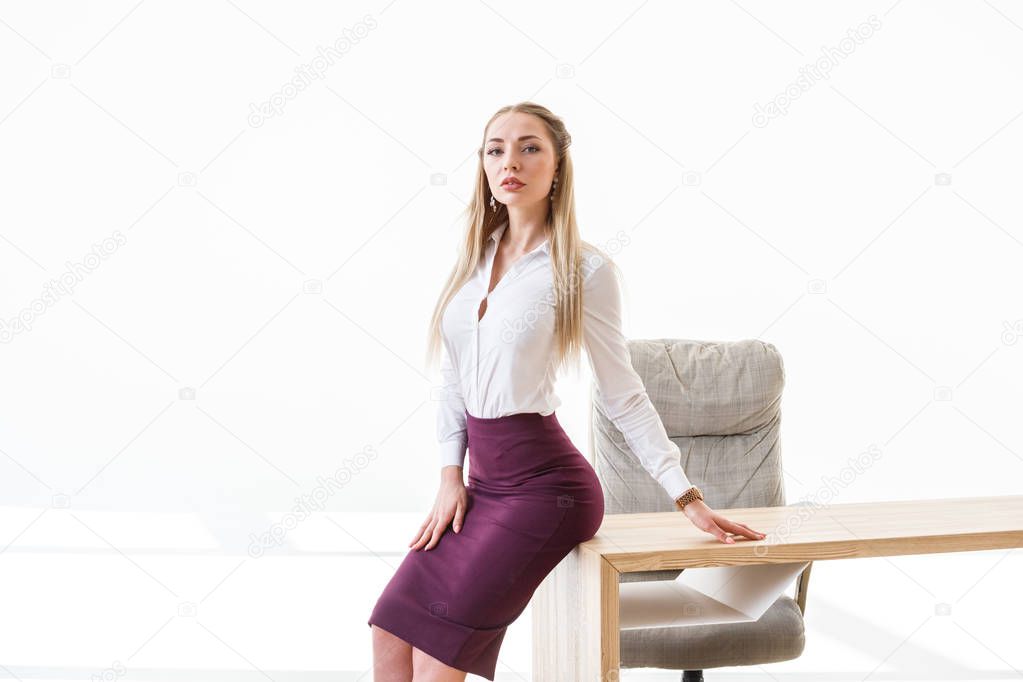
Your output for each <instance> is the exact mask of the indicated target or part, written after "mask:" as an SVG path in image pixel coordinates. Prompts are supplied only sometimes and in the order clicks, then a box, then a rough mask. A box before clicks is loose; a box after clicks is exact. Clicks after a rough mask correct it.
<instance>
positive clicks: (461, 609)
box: [368, 102, 764, 682]
mask: <svg viewBox="0 0 1023 682" xmlns="http://www.w3.org/2000/svg"><path fill="white" fill-rule="evenodd" d="M570 142H571V137H570V136H569V134H568V132H567V131H566V130H565V126H564V124H563V123H562V121H561V120H560V119H559V118H558V117H556V116H555V115H554V114H552V113H551V112H550V111H548V110H547V109H545V108H544V107H542V106H539V105H537V104H534V103H531V102H522V103H519V104H516V105H514V106H507V107H504V108H502V109H500V110H498V112H497V113H496V114H494V116H493V117H491V119H490V121H489V122H488V123H487V126H486V128H485V134H484V143H483V146H482V147H481V148H480V150H479V154H480V161H479V167H478V170H477V174H476V191H475V194H474V196H473V198H472V203H471V204H470V205H469V208H468V218H469V219H468V230H467V232H466V237H465V244H464V249H463V250H462V253H461V257H460V258H459V260H458V263H457V264H456V266H455V268H454V270H453V271H452V273H451V275H450V277H449V278H448V281H447V284H446V286H445V289H444V291H443V293H442V295H441V296H440V299H439V300H438V302H437V306H436V309H435V310H434V315H433V320H432V324H431V335H430V344H429V351H428V356H429V359H431V360H432V359H433V358H435V357H436V353H437V350H438V347H439V346H440V345H443V346H444V352H443V354H442V362H441V374H442V376H443V379H444V396H443V398H442V400H441V403H440V408H439V410H438V412H437V436H438V440H439V441H440V448H441V452H440V463H441V485H440V490H439V491H438V493H437V498H436V502H435V503H434V506H433V510H432V511H431V512H430V514H429V515H428V516H427V518H426V521H425V522H424V523H423V525H422V526H421V527H420V529H419V531H417V533H416V536H415V537H414V538H413V539H412V541H411V542H410V543H409V546H410V547H411V548H412V549H411V550H410V551H409V552H408V553H407V554H406V555H405V559H404V560H403V561H402V564H401V566H400V567H399V568H398V570H397V572H396V573H395V575H394V577H393V578H392V579H391V581H390V582H389V583H388V585H387V587H386V588H385V589H384V591H383V593H382V594H381V595H380V597H379V599H378V600H377V603H376V606H375V607H374V609H373V612H372V614H371V616H370V618H369V621H368V624H369V625H370V626H371V628H372V635H373V656H374V672H375V680H376V681H377V682H397V681H401V682H408V681H409V680H412V678H413V672H414V674H415V679H416V680H417V681H418V680H431V681H432V682H448V681H449V680H452V681H461V680H464V679H465V675H466V673H467V672H470V673H473V674H475V675H480V676H482V677H485V678H487V679H488V680H493V679H494V673H495V668H496V665H497V656H498V653H499V651H500V647H501V642H502V641H503V639H504V635H505V631H506V629H507V627H508V625H510V624H511V623H512V622H513V621H515V620H516V618H518V616H519V615H520V614H521V613H522V611H523V610H524V609H525V607H526V605H527V604H528V603H529V599H530V597H531V596H532V595H533V593H534V591H535V590H536V588H537V587H538V586H539V585H540V583H541V582H542V581H543V579H544V577H546V576H547V574H548V573H550V572H551V571H552V570H553V569H554V567H555V566H557V564H558V563H559V562H560V561H561V560H562V559H563V558H564V557H565V556H566V555H567V554H568V553H569V552H570V551H571V550H572V549H573V548H574V547H575V546H576V545H578V544H579V543H581V542H584V541H586V540H589V539H590V538H592V537H593V536H594V535H595V534H596V532H597V529H598V528H599V526H600V523H601V520H602V518H603V514H604V497H603V491H602V490H601V487H600V482H599V480H598V479H597V476H596V473H595V472H594V471H593V467H592V466H590V464H589V462H588V461H587V460H586V458H585V457H584V456H583V455H582V453H581V452H579V450H578V449H577V448H576V447H575V446H574V445H573V444H572V441H571V440H570V439H569V438H568V436H567V435H566V434H565V432H564V430H563V429H562V428H561V425H560V424H559V423H558V420H557V417H556V416H555V413H554V410H555V408H556V407H558V406H559V405H560V404H561V401H560V399H559V398H558V397H557V396H556V395H555V394H554V390H553V378H554V377H555V375H556V374H557V371H558V369H560V368H561V367H562V366H567V365H568V364H569V363H570V362H574V361H576V360H577V359H578V357H579V352H580V350H581V348H583V347H585V349H586V351H587V357H588V359H589V362H590V367H591V369H592V370H593V376H594V379H595V381H596V384H597V388H598V390H599V394H600V397H601V400H602V401H603V404H604V407H605V409H606V411H607V414H608V416H609V417H610V418H611V420H612V421H613V422H614V424H615V425H616V426H617V427H618V429H619V430H620V431H621V432H622V434H623V435H624V437H625V438H626V441H627V443H628V445H629V446H630V449H631V450H632V452H633V453H635V454H636V456H637V457H639V459H640V461H641V462H642V464H643V466H644V468H645V469H646V470H647V471H649V472H650V474H651V475H652V476H653V477H654V478H655V479H656V480H657V481H658V482H659V483H660V484H661V486H662V487H664V489H665V491H666V492H667V494H668V495H670V496H671V499H673V500H676V505H677V506H678V507H679V508H681V509H682V511H683V512H684V513H685V515H686V516H687V517H688V518H689V520H690V521H691V522H692V523H694V524H695V525H696V526H697V527H699V528H700V529H702V530H704V531H706V532H708V533H711V534H713V535H714V536H716V537H717V538H718V539H719V540H720V541H722V542H734V540H733V539H732V537H731V536H729V535H728V533H736V534H739V535H742V536H745V537H747V538H750V539H755V540H759V539H763V537H764V534H763V533H760V532H758V531H754V530H753V529H751V528H749V527H747V526H745V525H743V524H741V523H736V522H733V521H729V520H728V519H726V518H724V517H722V516H721V515H719V514H717V513H715V512H714V511H713V510H711V509H710V507H708V506H707V505H706V504H704V503H703V502H702V498H701V496H700V495H699V489H698V488H696V487H695V486H693V485H692V484H691V483H690V482H689V480H688V479H687V478H686V475H685V473H683V470H682V466H681V463H680V459H681V455H680V452H679V449H678V446H676V445H675V444H674V443H673V442H672V441H671V440H669V439H668V436H667V433H666V432H665V430H664V426H663V424H662V423H661V421H660V418H659V417H658V415H657V412H656V411H655V410H654V407H653V404H652V403H651V402H650V399H649V397H648V396H647V394H646V391H645V389H644V386H643V384H642V382H641V380H640V379H639V376H638V375H637V374H636V372H635V370H634V369H633V367H632V364H631V361H630V359H629V353H628V347H627V346H626V342H625V341H626V340H625V338H624V336H623V335H622V330H621V299H620V292H619V288H618V282H617V279H616V266H615V264H614V263H613V261H611V259H610V257H608V256H607V254H606V253H604V252H603V251H602V250H600V249H598V248H596V247H594V246H592V245H590V244H588V243H586V242H583V241H582V240H581V239H580V237H579V231H578V228H577V225H576V221H575V209H574V199H573V192H572V159H571V156H570V155H569V153H568V147H569V144H570ZM491 301H492V302H493V307H490V302H491ZM441 342H443V344H441ZM466 448H468V450H469V455H470V457H469V475H468V478H469V485H468V487H466V486H465V485H464V484H463V478H462V465H463V463H464V460H465V454H466ZM448 530H451V531H452V533H447V531H448ZM442 536H443V539H442Z"/></svg>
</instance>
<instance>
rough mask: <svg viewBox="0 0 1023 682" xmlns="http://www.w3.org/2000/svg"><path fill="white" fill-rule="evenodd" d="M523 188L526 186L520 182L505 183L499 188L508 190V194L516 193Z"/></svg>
mask: <svg viewBox="0 0 1023 682" xmlns="http://www.w3.org/2000/svg"><path fill="white" fill-rule="evenodd" d="M525 186H526V185H525V183H522V182H506V183H504V184H503V185H501V187H503V188H504V189H506V190H508V191H509V192H517V191H519V190H520V189H522V188H523V187H525Z"/></svg>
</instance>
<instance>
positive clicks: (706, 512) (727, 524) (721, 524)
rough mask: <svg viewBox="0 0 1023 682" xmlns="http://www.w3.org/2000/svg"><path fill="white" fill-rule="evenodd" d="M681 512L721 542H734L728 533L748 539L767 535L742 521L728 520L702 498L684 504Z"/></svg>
mask: <svg viewBox="0 0 1023 682" xmlns="http://www.w3.org/2000/svg"><path fill="white" fill-rule="evenodd" d="M682 513H683V514H685V515H686V517H687V518H688V519H689V520H690V521H692V522H693V525H694V526H696V527H697V528H699V529H700V530H702V531H705V532H707V533H710V534H711V535H713V536H714V537H716V538H717V539H718V540H720V541H721V542H724V543H726V544H734V543H735V539H734V538H733V537H732V536H731V535H729V533H735V534H736V535H742V536H744V537H747V538H749V539H750V540H763V539H764V538H765V537H767V536H766V535H765V534H764V533H761V532H760V531H758V530H753V529H752V528H750V527H749V526H747V525H746V524H744V523H739V522H738V521H729V520H728V519H726V518H725V517H724V516H722V515H721V514H718V513H717V512H716V511H714V510H713V509H711V508H710V507H708V506H707V505H706V504H705V503H704V502H703V500H694V501H692V502H690V503H689V504H687V505H686V506H685V509H683V510H682Z"/></svg>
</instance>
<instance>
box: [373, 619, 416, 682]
mask: <svg viewBox="0 0 1023 682" xmlns="http://www.w3.org/2000/svg"><path fill="white" fill-rule="evenodd" d="M371 629H372V630H373V682H412V645H411V644H409V643H408V642H406V641H405V640H403V639H402V638H401V637H398V636H396V635H392V634H391V633H390V632H388V631H387V630H384V629H383V628H381V627H378V626H376V625H371Z"/></svg>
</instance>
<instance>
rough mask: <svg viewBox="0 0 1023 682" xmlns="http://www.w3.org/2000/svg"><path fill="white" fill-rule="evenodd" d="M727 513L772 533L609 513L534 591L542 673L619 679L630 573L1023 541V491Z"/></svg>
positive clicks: (541, 676)
mask: <svg viewBox="0 0 1023 682" xmlns="http://www.w3.org/2000/svg"><path fill="white" fill-rule="evenodd" d="M718 511H720V512H721V513H722V514H723V515H724V516H725V517H727V518H729V519H731V520H734V521H740V522H742V523H745V524H747V525H748V526H750V527H751V528H754V529H756V530H759V531H762V532H764V533H767V538H765V539H764V540H746V539H741V538H736V542H735V544H732V545H727V544H724V543H722V542H720V541H718V540H717V539H715V538H714V537H712V536H711V535H709V534H707V533H705V532H703V531H701V530H699V529H698V528H696V527H695V526H693V525H692V523H691V522H690V521H689V519H687V518H686V517H684V516H682V515H681V514H680V513H679V512H658V513H648V514H609V515H607V516H605V517H604V522H603V524H602V525H601V527H600V530H599V531H597V534H596V535H595V536H594V537H593V539H591V540H589V541H588V542H584V543H582V544H581V545H579V546H578V547H576V548H575V549H573V550H572V552H571V553H570V554H569V555H568V556H567V557H565V559H564V560H563V561H562V562H561V563H560V564H559V565H558V567H557V568H555V569H554V571H552V572H551V574H550V575H548V576H547V578H546V579H545V580H544V582H543V583H542V584H541V585H540V587H539V588H538V589H537V591H536V593H535V594H534V596H533V601H532V606H531V611H532V617H533V679H534V680H537V682H548V681H550V680H557V682H569V681H571V680H575V681H576V682H617V680H618V679H619V677H618V675H619V667H620V666H619V624H618V606H619V603H618V581H619V576H620V574H622V573H632V572H636V571H650V570H663V569H680V568H695V567H701V566H731V565H747V564H764V563H783V562H786V563H787V562H795V561H799V562H802V561H822V560H830V559H853V558H860V557H878V556H898V555H905V554H937V553H943V552H969V551H974V550H985V549H1008V548H1012V547H1019V546H1023V495H1011V496H998V497H966V498H951V499H927V500H907V501H894V502H861V503H854V504H833V505H828V506H816V507H815V506H812V505H806V504H803V505H790V506H784V507H751V508H744V509H723V510H718Z"/></svg>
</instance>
